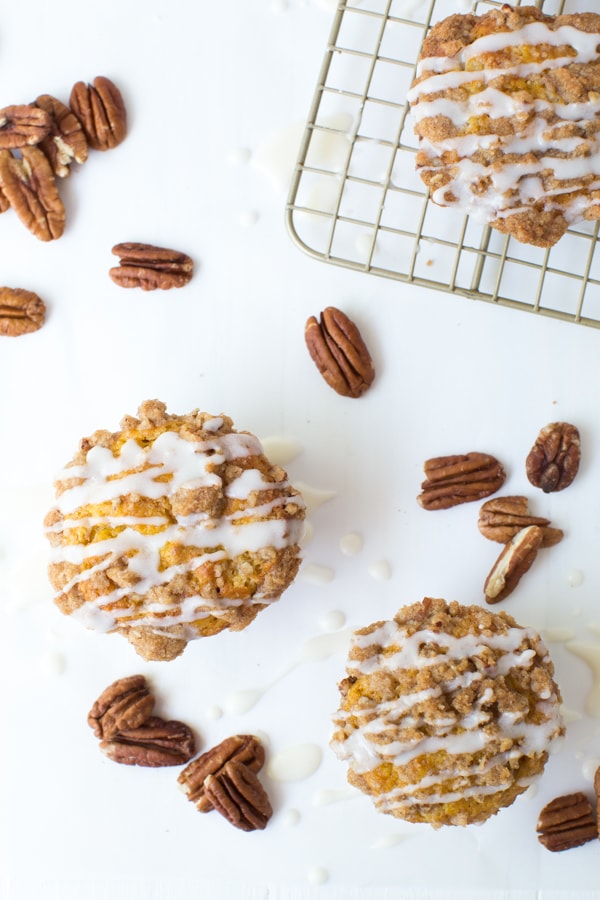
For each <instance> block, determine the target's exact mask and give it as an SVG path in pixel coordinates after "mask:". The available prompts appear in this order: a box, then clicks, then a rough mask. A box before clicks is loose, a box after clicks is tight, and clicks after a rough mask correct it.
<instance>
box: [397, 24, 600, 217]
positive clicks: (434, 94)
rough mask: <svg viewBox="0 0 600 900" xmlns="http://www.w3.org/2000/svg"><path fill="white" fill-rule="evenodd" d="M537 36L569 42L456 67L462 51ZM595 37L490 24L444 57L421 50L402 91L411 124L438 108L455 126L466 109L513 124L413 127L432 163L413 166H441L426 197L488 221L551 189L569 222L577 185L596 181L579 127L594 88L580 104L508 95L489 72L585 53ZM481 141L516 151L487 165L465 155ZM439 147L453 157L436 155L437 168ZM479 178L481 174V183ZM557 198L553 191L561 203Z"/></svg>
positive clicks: (595, 149)
mask: <svg viewBox="0 0 600 900" xmlns="http://www.w3.org/2000/svg"><path fill="white" fill-rule="evenodd" d="M543 44H544V45H549V46H551V47H554V48H561V47H565V48H566V47H570V48H572V49H571V52H565V53H564V54H563V53H559V55H557V56H556V57H554V58H550V59H544V60H543V61H540V62H532V63H524V64H520V65H513V66H508V67H506V68H500V67H498V66H494V67H491V66H490V67H488V68H484V69H480V70H479V69H478V70H470V71H467V70H466V68H465V67H466V66H468V64H469V61H470V60H472V59H474V58H476V57H478V56H480V55H481V54H485V53H496V52H498V51H502V50H503V49H505V48H508V47H517V46H521V45H524V46H539V45H543ZM599 45H600V34H596V33H588V32H584V31H580V30H579V29H577V28H575V27H572V26H568V25H563V26H561V27H560V28H557V29H555V30H552V29H551V28H549V27H548V25H547V24H545V23H544V22H533V23H530V24H527V25H525V26H523V27H522V28H520V29H518V30H516V31H502V32H496V33H493V34H489V35H485V36H483V37H481V38H478V39H477V40H475V41H474V42H473V43H472V44H471V45H470V46H467V47H465V48H463V49H462V50H461V51H460V52H459V53H457V54H456V55H455V56H454V57H452V58H451V59H446V58H442V57H440V58H438V57H431V58H426V59H423V60H422V61H421V62H420V63H419V66H418V69H417V74H418V76H425V77H423V79H422V80H421V81H419V82H418V83H417V84H415V85H414V86H413V87H412V88H411V90H410V91H409V94H408V97H409V101H410V102H411V104H412V116H413V118H414V120H415V121H416V122H417V123H419V122H421V121H422V120H423V119H425V118H428V117H434V116H444V117H446V118H447V119H449V120H450V121H451V122H452V124H453V125H454V126H456V128H457V129H459V130H460V131H464V130H468V127H469V120H470V119H471V118H472V117H480V116H482V115H485V116H489V117H490V118H491V119H492V120H494V119H500V118H510V119H512V121H513V123H514V125H515V132H516V133H515V134H509V135H497V134H486V135H477V134H460V135H458V136H454V137H449V138H447V139H441V140H439V141H438V140H436V141H435V142H430V141H429V140H428V139H427V138H426V137H424V136H422V137H421V139H420V149H421V151H422V153H423V154H425V155H426V156H427V157H429V159H430V160H431V163H432V165H431V166H427V165H425V166H423V167H422V170H423V171H429V172H437V171H443V172H444V175H449V176H450V180H449V181H448V182H447V183H446V184H444V185H443V186H441V187H439V188H436V189H433V190H432V199H433V200H434V201H435V202H436V203H439V204H440V205H442V206H458V207H460V208H461V209H463V210H464V211H465V212H467V213H469V214H470V215H472V216H474V217H475V218H477V219H479V220H481V221H484V222H490V221H492V220H493V219H495V218H496V217H498V216H501V217H502V216H507V215H512V214H513V213H515V212H519V211H521V210H522V209H524V208H526V207H527V205H528V204H530V203H532V202H535V201H536V200H538V199H540V198H542V197H544V198H549V199H548V200H547V204H548V205H552V204H553V200H552V198H553V197H555V198H557V200H556V202H555V203H554V205H555V206H556V208H559V209H560V210H561V211H562V213H563V215H564V217H565V219H566V220H567V221H568V222H575V221H578V220H579V219H580V218H581V217H582V215H583V212H584V210H585V207H586V206H589V203H590V201H589V198H587V199H586V198H585V197H582V196H581V195H580V194H578V193H577V192H578V191H581V190H582V189H585V191H586V193H589V192H591V191H594V190H599V189H600V141H599V139H598V136H597V134H596V133H591V134H588V133H587V131H589V128H586V126H588V125H589V123H591V122H593V121H594V119H596V118H597V117H598V114H599V113H600V96H599V95H598V94H592V93H590V95H589V100H588V102H585V103H569V104H566V103H560V102H559V103H552V102H549V101H547V100H544V99H534V98H533V96H532V95H531V94H529V93H528V92H527V90H526V89H525V91H515V93H514V94H511V93H505V92H504V91H501V90H498V89H497V88H495V87H494V81H495V80H496V79H498V78H504V77H505V76H507V75H509V76H515V77H516V78H531V77H533V78H535V76H538V75H540V74H542V73H544V72H546V71H549V70H551V69H557V68H561V67H565V66H570V65H580V64H585V63H588V62H591V61H592V60H595V59H597V58H598V50H597V48H598V46H599ZM469 84H470V85H473V86H474V89H473V92H472V93H471V92H470V93H469V97H468V99H467V100H465V101H462V102H461V101H457V100H452V99H449V98H447V97H443V96H438V94H439V93H441V92H445V91H447V90H451V89H452V88H458V87H462V86H465V85H469ZM477 87H479V88H480V89H479V90H477ZM555 119H556V120H558V121H554V120H555ZM565 123H568V124H570V125H571V126H573V125H575V126H576V128H577V132H578V133H577V134H575V135H572V134H571V135H570V136H568V137H564V136H563V135H561V132H560V128H561V125H564V124H565ZM491 148H494V149H498V150H499V151H501V153H502V155H504V156H506V155H508V154H516V155H517V156H519V157H526V158H525V159H519V160H518V161H514V160H512V159H511V161H510V163H508V164H506V163H504V161H503V160H502V158H500V160H499V161H498V162H495V163H490V164H484V163H479V162H474V161H473V160H472V159H470V158H469V157H471V155H472V154H473V153H475V152H476V151H477V150H478V149H483V150H486V149H491ZM445 151H454V152H455V154H456V156H457V158H456V160H455V161H454V160H453V161H451V162H449V163H447V164H446V163H444V164H443V165H442V168H441V169H440V168H439V164H440V162H441V159H440V155H441V153H443V152H445ZM495 155H496V154H495ZM548 176H549V177H552V178H554V179H556V180H558V181H559V182H560V184H559V185H558V186H554V187H553V188H552V189H550V190H549V189H547V188H546V187H545V184H544V181H545V180H546V179H547V177H548ZM483 179H486V182H485V184H484V182H483ZM567 195H570V196H567ZM453 198H454V199H453ZM558 198H562V202H559V200H558Z"/></svg>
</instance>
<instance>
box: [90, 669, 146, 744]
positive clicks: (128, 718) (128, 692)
mask: <svg viewBox="0 0 600 900" xmlns="http://www.w3.org/2000/svg"><path fill="white" fill-rule="evenodd" d="M153 709H154V697H153V696H152V694H151V693H150V690H149V688H148V685H147V684H146V679H145V678H144V676H143V675H130V676H129V677H127V678H119V680H118V681H115V682H114V683H113V684H111V685H110V686H109V687H107V688H106V690H104V691H103V692H102V693H101V694H100V696H99V697H98V699H97V700H96V702H95V703H94V705H93V706H92V708H91V710H90V711H89V713H88V725H89V726H90V728H92V730H93V732H94V734H95V735H96V737H98V738H101V739H102V740H111V738H113V737H115V735H117V734H118V733H119V732H123V731H127V730H128V729H131V728H139V727H140V726H141V725H143V724H144V723H145V722H147V721H148V719H149V718H150V717H151V715H152V710H153Z"/></svg>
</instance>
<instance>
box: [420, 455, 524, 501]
mask: <svg viewBox="0 0 600 900" xmlns="http://www.w3.org/2000/svg"><path fill="white" fill-rule="evenodd" d="M423 468H424V471H425V475H426V479H425V481H423V482H422V483H421V494H419V496H418V497H417V502H418V503H419V505H420V506H422V507H423V509H449V508H450V507H452V506H458V505H459V504H460V503H469V502H471V501H473V500H482V499H483V498H484V497H489V496H490V494H494V493H495V492H496V491H498V490H499V489H500V488H501V487H502V485H503V484H504V481H505V479H506V473H505V471H504V468H503V467H502V465H501V463H499V462H498V460H497V459H496V458H495V457H494V456H490V454H489V453H479V452H473V453H466V454H464V455H454V456H437V457H434V458H432V459H428V460H427V461H426V462H425V465H424V467H423Z"/></svg>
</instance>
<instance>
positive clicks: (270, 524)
mask: <svg viewBox="0 0 600 900" xmlns="http://www.w3.org/2000/svg"><path fill="white" fill-rule="evenodd" d="M56 498H57V499H56V505H55V506H54V508H53V509H52V510H51V511H50V512H49V513H48V515H47V516H46V519H45V526H46V530H47V536H48V539H49V541H50V543H51V544H52V548H53V549H52V556H51V563H50V569H49V573H50V580H51V581H52V583H53V585H54V587H55V588H56V590H57V596H56V602H57V604H58V606H59V607H60V609H61V610H62V611H63V612H65V613H66V614H73V615H75V616H77V617H78V618H80V619H81V620H82V622H83V624H85V625H86V627H88V628H93V629H96V630H100V631H105V632H108V631H114V630H123V629H130V628H134V627H135V628H136V629H140V628H148V629H151V630H152V631H154V632H162V633H165V634H170V635H172V636H175V637H177V638H178V639H181V640H184V641H187V640H189V639H191V638H193V637H198V636H200V635H201V634H203V633H214V632H215V631H217V630H220V629H219V628H218V627H215V625H214V620H215V619H222V622H221V624H224V627H234V626H237V627H243V626H244V625H245V624H247V622H246V621H245V619H244V620H242V619H240V618H239V616H238V615H237V613H236V610H237V611H238V612H239V611H240V610H241V609H242V608H244V615H245V610H247V608H248V607H250V606H252V605H256V606H257V607H260V608H262V606H264V605H265V604H266V603H268V602H269V601H270V600H272V599H275V598H277V597H278V596H279V595H280V594H281V592H282V591H283V590H284V589H285V587H286V586H287V584H288V583H289V581H290V580H291V579H292V578H293V576H294V575H295V571H296V569H297V566H298V559H297V555H298V554H297V550H298V547H297V544H298V541H299V538H300V535H301V531H302V519H303V518H304V503H303V501H302V498H301V497H300V495H299V494H298V492H297V491H296V490H295V489H294V488H293V487H292V486H291V485H290V484H289V482H288V480H287V476H286V473H285V472H284V471H283V470H282V469H281V468H280V467H278V466H273V465H271V463H270V462H269V460H268V459H267V458H266V457H265V456H264V454H263V450H262V446H261V444H260V441H259V440H258V439H257V438H256V437H255V436H254V435H252V434H249V433H247V432H238V431H236V430H235V429H234V428H233V424H232V421H231V419H229V418H228V417H227V416H212V415H209V414H208V413H203V412H199V411H198V410H195V411H194V412H192V413H190V414H187V415H183V416H177V415H170V414H168V413H167V412H166V407H165V404H164V403H161V402H160V401H157V400H153V401H147V402H145V403H143V404H142V405H141V407H140V409H139V412H138V417H132V416H126V417H125V418H124V419H123V420H122V422H121V429H120V430H119V431H117V432H108V431H96V432H95V433H94V434H92V435H91V437H89V438H84V439H83V440H82V441H81V445H80V449H79V451H78V453H77V454H76V455H75V457H74V459H73V460H72V461H71V462H70V463H69V464H68V465H67V466H66V467H65V469H64V470H63V471H62V472H61V473H60V474H59V475H58V478H57V481H56ZM290 549H291V550H292V552H291V553H290V552H289V551H290ZM284 561H285V565H284V564H283V563H284ZM254 612H255V611H254ZM252 617H253V615H252ZM207 623H211V624H210V627H208V629H207V627H206V626H207Z"/></svg>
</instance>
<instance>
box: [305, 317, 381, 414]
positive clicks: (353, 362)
mask: <svg viewBox="0 0 600 900" xmlns="http://www.w3.org/2000/svg"><path fill="white" fill-rule="evenodd" d="M304 339H305V341H306V346H307V348H308V352H309V353H310V356H311V359H312V360H313V362H314V363H315V365H316V367H317V369H318V370H319V372H320V373H321V375H322V376H323V378H324V380H325V381H326V382H327V384H328V385H329V386H330V387H331V388H333V390H334V391H336V392H337V393H338V394H341V395H342V396H343V397H353V398H355V399H356V398H358V397H362V395H363V394H364V393H365V391H367V390H368V389H369V388H370V386H371V385H372V384H373V381H374V379H375V368H374V366H373V360H372V359H371V354H370V353H369V350H368V349H367V345H366V344H365V342H364V340H363V337H362V335H361V333H360V331H359V329H358V328H357V326H356V325H355V323H354V322H353V321H352V320H351V319H349V318H348V316H347V315H346V314H345V313H344V312H342V311H341V310H340V309H336V307H335V306H328V307H327V308H326V309H324V310H323V312H322V313H321V316H320V320H319V321H317V319H316V318H315V316H311V317H310V318H309V319H308V320H307V322H306V325H305V327H304Z"/></svg>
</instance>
